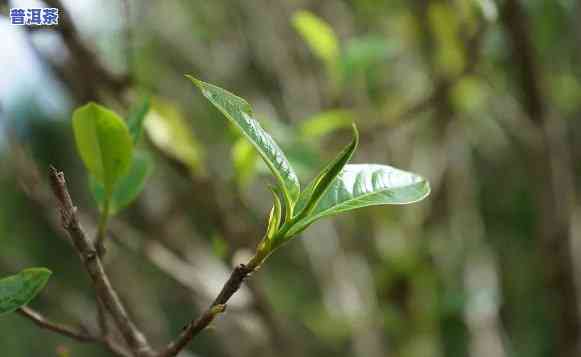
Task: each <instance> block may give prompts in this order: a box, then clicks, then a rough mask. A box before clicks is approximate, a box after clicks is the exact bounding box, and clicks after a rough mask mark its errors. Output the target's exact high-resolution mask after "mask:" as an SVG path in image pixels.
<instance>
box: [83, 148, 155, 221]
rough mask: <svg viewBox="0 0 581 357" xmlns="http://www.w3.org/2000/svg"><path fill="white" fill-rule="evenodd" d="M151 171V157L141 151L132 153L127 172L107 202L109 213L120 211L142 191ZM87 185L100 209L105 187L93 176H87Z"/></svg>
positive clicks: (102, 205)
mask: <svg viewBox="0 0 581 357" xmlns="http://www.w3.org/2000/svg"><path fill="white" fill-rule="evenodd" d="M152 172H153V160H152V159H151V157H150V156H149V155H147V154H145V153H143V152H139V151H136V152H135V153H134V155H133V161H132V164H131V168H130V169H129V172H128V173H127V175H125V176H123V177H122V178H121V179H120V180H119V182H118V183H117V185H115V188H114V189H113V194H112V195H111V202H110V203H109V205H110V206H109V210H110V214H115V213H117V212H119V211H121V210H122V209H123V208H125V207H127V206H128V205H129V204H130V203H131V202H133V200H135V199H136V198H137V196H139V194H140V193H141V191H143V187H144V186H145V182H146V181H147V178H148V177H149V176H150V175H151V173H152ZM89 187H90V188H91V193H92V194H93V197H94V198H95V201H97V204H98V205H99V209H101V210H102V209H103V207H104V204H105V188H104V187H103V185H101V184H100V183H99V182H98V181H97V180H95V178H94V177H93V176H90V177H89Z"/></svg>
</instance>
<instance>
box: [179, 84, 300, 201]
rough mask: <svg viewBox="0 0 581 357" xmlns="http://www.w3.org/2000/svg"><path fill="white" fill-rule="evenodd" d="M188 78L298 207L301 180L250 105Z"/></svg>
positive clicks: (231, 95)
mask: <svg viewBox="0 0 581 357" xmlns="http://www.w3.org/2000/svg"><path fill="white" fill-rule="evenodd" d="M187 77H188V78H189V79H190V80H191V81H192V82H193V83H194V84H195V85H196V86H198V88H200V90H201V91H202V94H203V95H204V96H205V97H206V98H207V99H208V100H209V101H210V102H211V103H212V104H213V105H214V106H215V107H216V108H218V110H220V112H222V114H224V116H226V117H227V118H228V119H229V120H230V121H232V122H233V123H234V124H235V125H236V126H237V127H238V128H239V129H240V130H241V131H242V133H243V134H244V136H246V138H247V139H248V140H249V141H250V142H251V143H252V145H254V147H255V148H256V150H258V153H259V154H260V156H261V157H262V159H263V160H264V161H265V162H266V164H267V165H268V167H269V168H270V170H271V171H272V173H273V174H274V176H275V177H276V178H277V180H278V182H279V184H280V186H281V188H282V189H283V192H284V194H285V198H286V200H287V204H294V202H296V200H297V199H298V197H299V193H300V184H299V179H298V177H297V175H296V174H295V172H294V170H293V168H292V167H291V165H290V164H289V162H288V160H287V158H286V156H285V154H284V152H283V151H282V150H281V149H280V147H279V146H278V144H277V143H276V142H275V141H274V140H273V139H272V137H271V136H270V135H269V134H268V133H267V132H266V131H264V130H263V129H262V127H261V125H260V123H259V122H258V121H257V120H256V119H254V118H253V115H254V114H253V112H252V108H251V107H250V104H248V102H246V101H245V100H244V99H242V98H240V97H238V96H236V95H234V94H232V93H230V92H228V91H226V90H224V89H222V88H220V87H217V86H215V85H213V84H209V83H205V82H202V81H200V80H198V79H196V78H194V77H191V76H187Z"/></svg>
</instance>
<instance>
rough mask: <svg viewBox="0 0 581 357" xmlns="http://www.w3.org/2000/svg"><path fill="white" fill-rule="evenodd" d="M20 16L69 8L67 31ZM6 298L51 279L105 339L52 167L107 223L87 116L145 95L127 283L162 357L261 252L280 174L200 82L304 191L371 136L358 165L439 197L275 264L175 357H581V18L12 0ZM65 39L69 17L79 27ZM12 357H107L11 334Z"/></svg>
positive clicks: (367, 1) (378, 216) (318, 6)
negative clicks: (80, 113) (82, 155)
mask: <svg viewBox="0 0 581 357" xmlns="http://www.w3.org/2000/svg"><path fill="white" fill-rule="evenodd" d="M11 7H22V8H30V7H59V8H60V9H61V24H60V25H59V26H56V27H26V26H24V27H18V26H14V25H11V24H10V21H9V18H8V14H9V9H10V8H11ZM0 14H1V15H0V273H1V274H0V275H8V274H11V273H14V272H17V271H19V270H20V269H23V268H25V267H28V266H46V267H48V268H50V269H51V270H52V271H53V272H54V275H53V277H52V278H51V281H50V282H49V285H48V287H47V289H46V290H44V291H43V293H42V294H41V295H40V296H39V298H37V299H36V300H35V301H33V302H32V304H31V306H32V307H34V308H35V309H37V310H39V311H41V312H43V313H44V314H45V315H47V316H49V317H50V318H52V319H54V320H58V321H62V322H67V323H70V324H79V323H81V324H83V325H85V326H87V328H89V329H93V330H94V329H95V328H96V326H95V315H96V310H95V304H94V293H93V291H92V288H91V287H90V284H89V280H88V277H87V275H86V273H85V271H84V270H83V268H82V266H81V264H80V262H79V259H78V257H77V255H76V253H75V252H74V251H73V249H72V248H71V247H70V245H69V243H68V242H67V241H66V240H65V239H63V234H62V233H63V232H62V230H61V229H60V227H59V226H58V224H57V223H56V222H55V219H56V218H57V212H56V210H55V209H54V204H53V201H52V198H51V196H50V194H49V189H48V188H47V184H46V182H47V174H46V172H47V168H48V165H49V164H53V165H55V166H57V167H58V168H60V169H62V170H63V171H64V172H65V173H66V174H67V178H68V181H69V185H70V186H71V188H72V194H73V196H74V200H75V202H76V203H77V205H78V206H79V211H80V213H81V216H82V222H83V224H84V226H85V227H86V228H87V230H88V231H90V232H94V230H95V221H96V219H97V210H96V207H95V203H94V202H93V200H92V198H91V196H90V193H89V190H88V186H87V175H86V173H85V171H84V169H83V166H82V162H81V160H80V159H79V157H78V156H77V154H76V150H75V147H74V140H73V134H72V129H71V121H70V117H71V112H72V110H73V109H74V108H75V107H76V106H78V105H82V104H84V103H85V102H87V101H89V100H94V101H98V102H100V103H103V104H104V105H107V106H109V107H112V108H114V109H115V110H116V111H117V112H118V113H119V114H121V115H123V116H126V115H127V113H128V112H129V111H130V110H131V108H134V107H136V106H139V105H140V103H141V102H142V101H143V100H144V98H150V101H151V110H150V112H149V114H148V117H147V121H146V140H145V141H144V142H143V143H142V144H141V145H142V146H143V148H144V149H145V150H147V151H149V152H150V153H151V155H152V156H153V157H154V158H155V162H156V167H155V172H154V173H153V175H152V176H151V177H150V179H149V181H148V183H147V186H146V189H145V191H144V193H143V194H142V195H141V196H140V198H139V199H138V201H136V202H135V203H134V204H133V205H132V206H131V207H130V208H129V209H128V210H126V211H124V212H123V213H122V214H121V215H120V216H119V217H117V218H115V219H114V221H113V222H112V230H113V231H114V232H115V236H116V238H115V240H114V241H113V242H111V244H110V246H109V252H110V253H109V254H108V256H107V259H106V268H107V271H108V272H109V273H110V276H111V277H112V280H113V283H114V284H115V286H116V287H117V288H118V291H119V293H120V295H121V297H122V299H123V300H124V302H125V303H126V305H127V306H128V309H129V310H130V312H131V315H132V316H133V317H134V318H135V320H136V322H137V323H138V324H139V326H140V327H142V328H143V330H144V331H145V332H146V333H147V334H148V336H150V338H151V341H152V343H153V344H154V345H155V346H161V345H162V344H165V343H166V342H167V341H168V340H169V339H170V338H172V336H175V335H177V334H178V332H179V331H180V329H181V328H182V326H184V325H185V324H186V323H187V322H188V321H189V320H190V319H192V318H195V317H196V316H197V315H198V314H199V313H200V312H201V311H202V309H204V308H205V307H206V306H207V304H208V303H209V302H210V301H211V300H212V299H213V297H214V296H215V295H216V294H217V292H218V291H219V288H220V287H221V286H222V284H223V283H224V282H225V280H226V279H227V276H228V274H229V272H230V271H231V267H232V266H233V265H234V264H236V263H240V262H243V261H245V260H246V259H247V258H246V257H248V256H249V255H250V254H251V253H252V249H254V247H255V246H256V244H257V243H258V241H259V240H260V238H261V237H262V235H263V233H264V229H265V220H266V216H267V213H268V211H269V210H270V206H271V196H270V193H269V192H268V189H267V185H266V183H268V182H270V181H271V178H270V176H269V174H268V171H267V169H266V168H265V167H264V166H263V165H262V164H261V163H259V162H258V160H257V156H256V154H255V153H254V152H253V151H252V148H251V147H250V146H249V144H247V143H246V142H245V141H243V139H241V136H240V134H239V133H237V132H236V130H234V129H233V128H232V127H230V126H229V125H228V123H227V121H226V120H225V119H224V118H223V117H221V115H220V114H219V113H218V112H217V111H216V110H215V109H214V108H212V107H211V106H210V105H209V104H208V103H207V102H206V101H205V99H204V98H203V97H202V96H201V95H200V93H199V92H198V91H197V90H195V89H194V88H193V86H192V85H191V83H189V81H188V80H186V79H185V78H184V76H183V75H184V74H185V73H188V74H192V75H195V76H197V77H198V78H201V79H203V80H205V81H208V82H211V83H214V84H216V85H219V86H221V87H223V88H226V89H228V90H230V91H232V92H234V93H236V94H238V95H240V96H242V97H244V98H246V99H247V100H248V101H249V102H250V103H251V104H252V105H253V106H254V109H255V111H256V113H257V117H258V118H259V119H260V121H261V122H262V124H263V126H264V127H265V128H267V130H268V131H270V132H271V133H272V135H273V136H274V138H275V139H276V140H277V141H278V142H279V143H280V144H281V146H282V147H283V149H284V150H285V151H287V153H288V156H289V159H290V161H291V163H292V164H293V165H294V166H295V167H296V168H297V171H298V173H299V176H300V177H301V181H302V182H303V183H304V184H306V183H307V182H308V181H309V180H310V178H311V177H312V176H313V175H314V174H316V172H317V170H318V169H320V168H321V167H322V165H323V164H324V163H325V162H326V161H327V160H329V159H330V158H332V157H333V156H334V155H335V153H336V152H337V151H338V150H339V149H340V148H341V147H342V146H343V145H345V144H346V143H347V142H348V141H349V139H350V129H349V128H350V123H351V122H355V123H356V124H357V126H358V127H359V129H360V131H361V143H360V148H359V150H358V152H357V153H356V155H355V157H354V160H353V161H354V162H359V163H363V162H373V163H382V164H389V165H393V166H396V167H399V168H401V169H404V170H410V171H413V172H416V173H419V174H421V175H423V176H424V177H426V178H428V179H429V180H430V182H431V185H432V190H433V191H432V195H431V196H430V197H428V199H427V200H425V201H423V202H421V203H418V204H414V205H410V206H404V207H395V206H384V207H375V208H366V209H363V210H360V211H357V212H356V213H354V214H346V215H341V216H338V217H336V218H334V219H331V220H324V221H322V222H319V223H317V224H315V225H314V226H312V227H311V228H310V229H308V230H307V231H306V232H305V233H304V234H303V235H302V236H301V237H300V239H297V240H295V241H294V242H292V243H291V244H289V245H288V246H286V247H285V248H284V249H281V250H280V251H278V252H277V253H276V254H275V255H274V256H273V257H272V258H271V259H270V260H269V261H268V262H267V264H265V266H264V267H263V268H262V269H261V270H260V271H259V272H257V273H256V274H254V275H253V277H252V279H251V280H250V281H249V282H248V284H247V285H246V286H245V287H244V288H243V290H241V291H240V292H239V294H237V295H236V296H235V297H234V298H233V300H232V303H231V304H230V306H229V309H228V312H227V313H226V314H225V315H223V316H221V317H220V318H219V320H218V321H217V322H215V323H214V324H213V327H212V329H210V330H207V331H205V332H203V333H202V334H201V335H200V336H199V337H198V338H197V339H196V340H194V342H193V343H192V344H191V345H190V347H189V349H188V351H186V352H184V353H183V354H182V355H180V356H184V357H187V356H236V357H245V356H283V357H291V356H320V355H323V356H325V355H327V356H329V355H333V356H358V357H379V356H390V357H427V356H430V357H431V356H434V357H438V356H441V357H456V356H458V357H460V356H471V357H537V356H539V357H540V356H562V357H571V356H575V355H579V353H581V351H580V350H579V346H580V342H581V339H580V338H581V315H580V311H581V310H580V308H579V307H580V306H581V295H580V293H581V290H580V288H581V285H580V284H581V265H580V264H579V262H581V241H580V240H581V210H580V208H581V206H580V201H579V199H578V196H577V195H576V191H577V190H578V188H579V187H581V186H580V184H581V181H580V178H579V172H580V170H581V164H580V162H581V160H580V159H581V121H579V117H580V115H581V77H580V75H581V67H580V66H579V65H578V64H579V63H580V60H581V22H580V21H579V18H578V16H581V2H578V1H574V0H551V1H549V0H526V1H525V0H520V1H518V0H503V1H500V0H499V1H494V0H447V1H446V0H439V1H438V0H430V1H428V0H408V1H403V0H350V1H349V0H325V1H317V0H279V1H269V0H213V1H207V0H189V1H187V0H165V1H138V0H132V1H130V0H126V1H119V0H75V1H73V0H68V1H64V0H63V3H62V4H61V3H60V1H55V0H46V1H45V2H41V1H0ZM67 19H72V23H71V22H68V21H67ZM0 351H2V352H1V353H0V354H1V355H2V356H10V357H12V356H61V357H64V356H69V357H77V356H87V357H89V356H107V355H108V354H107V352H106V351H105V350H104V349H103V348H102V347H100V346H96V345H90V344H87V345H83V344H79V343H76V342H73V341H70V340H67V339H65V338H64V337H61V336H58V335H54V334H51V333H50V332H47V331H44V330H40V329H39V328H37V327H36V326H34V325H33V324H32V323H31V322H30V321H28V320H26V319H24V318H23V317H22V316H19V315H17V314H12V315H7V316H2V318H0Z"/></svg>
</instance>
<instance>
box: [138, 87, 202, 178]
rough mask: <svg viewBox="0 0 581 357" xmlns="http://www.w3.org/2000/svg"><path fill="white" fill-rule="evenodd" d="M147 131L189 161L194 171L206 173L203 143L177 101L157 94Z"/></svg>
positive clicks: (167, 150)
mask: <svg viewBox="0 0 581 357" xmlns="http://www.w3.org/2000/svg"><path fill="white" fill-rule="evenodd" d="M145 131H146V132H147V135H148V136H149V138H150V139H151V141H152V142H153V144H154V145H155V146H157V147H158V148H159V149H160V150H161V151H162V152H164V153H165V154H166V155H168V156H170V157H172V158H174V159H176V160H178V161H180V162H181V163H183V164H184V165H186V166H187V167H188V168H189V169H190V172H192V173H193V174H194V175H203V174H204V173H205V168H204V162H203V158H204V152H203V149H202V146H201V145H200V143H199V142H198V140H197V139H196V138H195V137H194V134H193V130H192V128H191V127H190V125H188V122H187V120H186V119H185V117H184V115H183V113H182V111H181V109H180V108H179V107H178V106H177V104H175V103H173V102H171V101H168V100H165V99H161V98H154V100H152V103H151V110H150V111H149V113H148V114H147V119H146V121H145Z"/></svg>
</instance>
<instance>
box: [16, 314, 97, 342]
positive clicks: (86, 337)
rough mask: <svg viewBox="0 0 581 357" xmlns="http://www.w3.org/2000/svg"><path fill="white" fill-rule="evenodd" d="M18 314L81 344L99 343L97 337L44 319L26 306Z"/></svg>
mask: <svg viewBox="0 0 581 357" xmlns="http://www.w3.org/2000/svg"><path fill="white" fill-rule="evenodd" d="M18 313H20V315H22V316H24V317H26V318H28V319H30V320H31V321H32V322H34V323H35V324H36V325H37V326H39V327H40V328H43V329H47V330H50V331H52V332H56V333H58V334H61V335H63V336H67V337H70V338H72V339H74V340H77V341H79V342H97V341H98V338H96V337H95V336H91V335H90V334H89V333H88V332H86V331H83V330H77V329H74V328H73V327H70V326H66V325H63V324H60V323H56V322H52V321H50V320H48V319H47V318H46V317H44V316H43V315H42V314H40V313H39V312H37V311H34V310H33V309H31V308H29V307H26V306H25V307H21V308H20V309H19V310H18Z"/></svg>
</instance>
